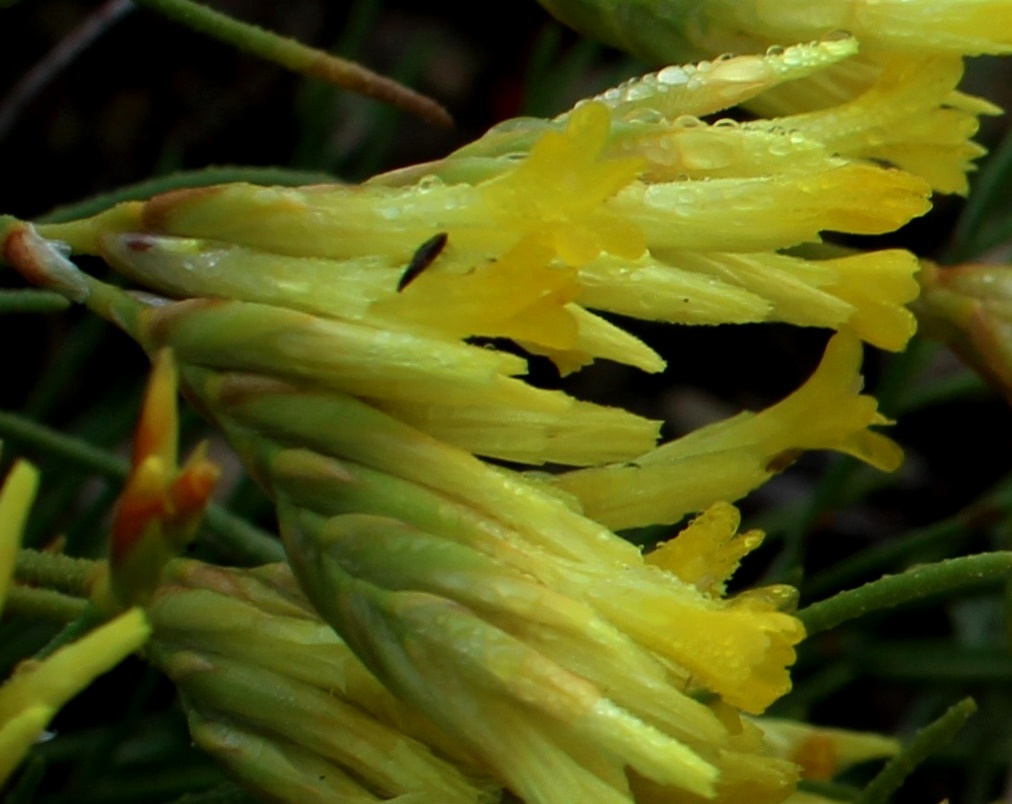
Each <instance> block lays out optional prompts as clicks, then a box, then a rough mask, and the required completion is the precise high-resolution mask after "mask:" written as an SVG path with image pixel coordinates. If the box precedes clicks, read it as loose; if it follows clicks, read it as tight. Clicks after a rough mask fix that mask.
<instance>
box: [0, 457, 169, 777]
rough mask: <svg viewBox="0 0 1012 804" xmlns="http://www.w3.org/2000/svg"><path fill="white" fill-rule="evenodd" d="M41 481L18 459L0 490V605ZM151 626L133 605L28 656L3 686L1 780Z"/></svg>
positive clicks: (0, 693) (135, 646)
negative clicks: (45, 653) (49, 650)
mask: <svg viewBox="0 0 1012 804" xmlns="http://www.w3.org/2000/svg"><path fill="white" fill-rule="evenodd" d="M37 483H38V473H37V472H36V470H35V469H34V468H33V467H32V466H30V465H29V464H26V463H18V464H16V465H15V467H14V468H13V469H12V470H11V472H10V474H9V475H8V476H7V480H6V481H5V482H4V485H3V489H2V491H0V607H2V605H3V601H4V600H5V598H6V597H7V589H8V587H9V585H10V581H11V577H12V575H13V572H14V559H15V557H16V555H17V551H18V547H19V546H20V543H21V531H22V528H23V526H24V522H25V519H26V517H27V515H28V509H29V508H30V506H31V504H32V500H33V498H34V496H35V489H36V486H37ZM149 632H150V628H149V626H148V624H147V621H146V620H145V618H144V614H143V613H142V612H141V611H140V610H139V609H132V610H130V611H128V612H127V613H125V614H122V615H120V616H119V617H117V618H116V619H114V620H112V621H111V622H109V623H106V624H105V625H103V626H101V627H100V628H97V629H95V630H94V631H92V632H91V633H90V634H88V635H86V636H84V637H82V638H81V639H79V640H77V641H76V642H73V643H71V644H69V645H66V646H65V647H62V648H60V649H59V650H57V651H56V652H54V653H53V654H52V655H51V656H49V657H48V658H46V659H45V660H44V661H34V660H27V661H24V662H22V663H21V664H20V665H19V666H18V667H17V668H16V669H15V671H14V675H13V677H12V678H10V679H8V680H7V681H6V682H4V684H3V685H2V686H0V784H3V783H4V782H5V781H6V780H7V778H8V777H9V776H10V775H11V773H13V771H14V770H15V768H17V766H18V764H19V763H20V762H21V760H22V759H24V757H25V755H26V754H27V753H28V751H29V749H31V747H32V745H34V744H35V742H36V741H37V740H38V739H39V737H40V736H41V735H42V734H43V732H44V730H45V728H46V726H48V725H49V721H50V720H52V718H53V717H54V716H55V715H56V713H57V712H58V711H59V709H60V707H62V706H63V705H64V704H65V703H66V702H67V701H69V700H70V699H71V698H73V697H74V696H75V695H77V694H78V693H79V692H81V691H82V690H83V689H84V688H85V687H87V686H88V685H89V684H90V683H91V682H92V681H93V680H94V679H95V678H96V677H97V676H100V675H102V674H103V673H105V672H106V671H108V670H111V669H112V668H113V667H114V666H116V665H117V664H119V663H120V662H121V661H122V660H123V659H125V658H126V657H127V656H129V655H130V654H131V653H133V652H134V651H136V650H138V649H139V648H140V647H141V646H142V645H143V644H144V641H145V640H146V639H147V637H148V634H149Z"/></svg>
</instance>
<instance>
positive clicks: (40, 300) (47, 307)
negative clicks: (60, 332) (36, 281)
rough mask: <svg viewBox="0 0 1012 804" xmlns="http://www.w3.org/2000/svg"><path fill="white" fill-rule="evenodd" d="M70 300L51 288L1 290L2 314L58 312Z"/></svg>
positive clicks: (0, 308) (0, 305)
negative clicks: (50, 289)
mask: <svg viewBox="0 0 1012 804" xmlns="http://www.w3.org/2000/svg"><path fill="white" fill-rule="evenodd" d="M68 307H70V300H69V299H67V298H65V297H64V296H61V295H60V294H59V293H53V292H52V291H49V290H0V315H9V314H11V313H58V312H61V311H63V310H66V309H67V308H68Z"/></svg>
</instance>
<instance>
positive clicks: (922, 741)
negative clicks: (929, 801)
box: [854, 698, 977, 804]
mask: <svg viewBox="0 0 1012 804" xmlns="http://www.w3.org/2000/svg"><path fill="white" fill-rule="evenodd" d="M976 711H977V704H975V703H974V702H973V699H972V698H964V699H963V700H962V701H960V702H959V703H957V704H955V705H954V706H952V707H950V708H949V709H948V711H946V713H945V714H944V715H942V716H941V717H940V718H938V720H936V721H935V722H934V723H930V724H928V725H927V726H925V727H924V728H923V729H921V730H920V731H919V732H917V734H916V735H914V739H913V740H911V741H910V743H909V744H908V745H906V746H905V747H904V748H903V750H902V751H901V752H900V753H899V754H897V755H896V756H895V757H893V758H892V759H891V760H889V762H888V763H886V766H885V767H884V768H883V769H882V770H881V771H880V772H879V774H878V776H876V777H875V778H874V779H872V781H871V783H870V784H869V785H868V786H867V787H866V788H865V789H864V791H863V792H862V793H861V795H860V796H859V797H858V798H857V800H856V801H855V802H854V804H886V802H888V801H889V797H890V796H891V795H892V794H893V793H895V792H896V791H897V790H899V788H900V785H902V784H903V782H904V780H905V779H906V778H907V777H908V776H909V775H910V774H911V773H912V772H913V770H914V769H915V768H916V767H917V766H918V765H920V764H921V763H922V762H923V761H924V760H925V759H927V758H928V757H929V756H931V755H932V754H935V753H937V752H938V751H939V750H940V749H941V748H944V747H945V746H946V745H947V744H948V743H949V742H951V741H952V738H953V737H955V736H956V733H957V732H958V731H959V730H960V729H961V728H962V727H963V724H964V723H966V721H967V720H968V719H969V717H970V715H972V714H973V713H974V712H976Z"/></svg>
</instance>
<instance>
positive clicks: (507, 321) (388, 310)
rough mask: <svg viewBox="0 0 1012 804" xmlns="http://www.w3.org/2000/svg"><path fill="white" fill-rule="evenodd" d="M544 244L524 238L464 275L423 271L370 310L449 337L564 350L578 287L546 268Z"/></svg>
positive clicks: (548, 257) (564, 272)
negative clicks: (499, 339) (511, 341)
mask: <svg viewBox="0 0 1012 804" xmlns="http://www.w3.org/2000/svg"><path fill="white" fill-rule="evenodd" d="M553 256H554V254H553V251H552V250H551V248H549V247H548V246H547V245H545V244H543V243H541V242H539V241H538V240H537V239H535V238H534V237H531V236H527V237H524V238H522V239H521V240H520V241H519V242H518V243H517V244H515V245H514V246H513V247H512V248H510V249H509V250H508V251H507V252H506V253H505V254H503V255H502V256H501V257H500V258H498V259H497V260H494V261H489V262H487V263H486V264H484V265H478V266H473V265H468V266H467V268H466V269H465V270H466V272H465V273H460V272H459V271H451V270H429V271H426V272H425V273H424V274H422V275H421V276H419V277H418V279H417V280H415V281H414V282H412V283H411V284H410V285H409V286H408V287H406V288H405V289H404V290H403V292H401V293H398V294H396V295H392V296H388V297H387V298H384V299H381V300H379V301H377V302H375V303H374V304H373V305H372V307H371V308H370V312H371V313H374V314H376V315H378V316H380V317H383V318H387V317H389V318H390V319H396V320H397V321H400V322H407V323H411V324H422V325H425V326H426V327H430V328H432V329H433V330H435V331H437V332H439V333H440V334H441V335H446V336H452V337H458V338H461V337H469V336H474V335H478V336H486V337H503V338H512V339H514V340H527V341H530V342H531V343H536V344H539V345H541V346H543V347H546V348H552V349H560V350H566V349H570V348H572V347H573V346H574V345H575V343H576V338H577V322H576V320H575V319H574V317H573V315H572V313H571V312H570V311H569V309H568V305H569V303H570V302H572V300H573V299H575V298H576V295H577V293H578V292H579V281H578V277H577V274H576V271H575V270H574V269H572V268H566V267H562V266H553V265H551V262H552V258H553Z"/></svg>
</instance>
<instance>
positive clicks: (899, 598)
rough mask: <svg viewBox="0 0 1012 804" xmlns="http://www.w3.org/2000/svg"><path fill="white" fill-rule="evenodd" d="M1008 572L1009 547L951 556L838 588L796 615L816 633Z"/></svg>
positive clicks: (1011, 560) (1011, 558) (1011, 567)
mask: <svg viewBox="0 0 1012 804" xmlns="http://www.w3.org/2000/svg"><path fill="white" fill-rule="evenodd" d="M1010 572H1012V551H1003V552H995V553H984V554H982V555H975V556H963V557H961V558H950V559H948V560H946V561H939V562H937V563H935V564H928V565H926V566H923V567H915V568H914V569H910V570H907V571H906V572H903V573H900V574H899V575H887V576H886V577H884V578H881V579H880V580H877V581H872V582H871V583H867V584H865V585H864V586H860V587H858V588H857V589H851V590H849V591H846V592H841V593H840V594H838V595H834V596H833V597H831V598H829V599H828V600H822V601H819V602H818V603H813V604H812V605H810V606H808V607H807V608H803V609H801V610H800V611H799V612H798V614H797V616H798V618H799V619H800V620H801V622H803V623H804V625H805V630H806V631H808V633H809V635H811V634H817V633H818V632H819V631H826V630H829V629H830V628H835V627H836V626H838V625H839V624H840V623H843V622H846V621H847V620H852V619H854V618H856V617H861V616H863V615H865V614H868V613H869V612H872V611H877V610H879V609H884V608H892V607H893V606H898V605H899V604H901V603H906V602H908V601H911V600H917V599H919V598H922V597H927V596H928V595H933V594H937V593H940V592H949V591H952V590H955V589H962V588H964V587H967V586H972V585H975V584H978V583H981V582H982V581H987V580H992V579H998V578H1001V577H1002V576H1007V575H1009V573H1010Z"/></svg>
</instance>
